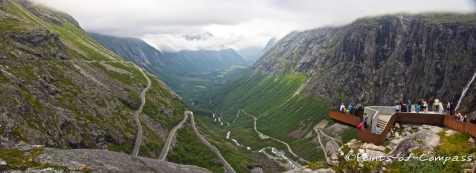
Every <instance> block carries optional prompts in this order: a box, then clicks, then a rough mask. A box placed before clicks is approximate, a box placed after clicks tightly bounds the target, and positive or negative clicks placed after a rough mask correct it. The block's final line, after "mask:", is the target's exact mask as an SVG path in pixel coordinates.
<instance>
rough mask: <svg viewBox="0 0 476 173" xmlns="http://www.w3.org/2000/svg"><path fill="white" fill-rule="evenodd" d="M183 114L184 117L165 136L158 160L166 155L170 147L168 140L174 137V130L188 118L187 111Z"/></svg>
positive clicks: (163, 158)
mask: <svg viewBox="0 0 476 173" xmlns="http://www.w3.org/2000/svg"><path fill="white" fill-rule="evenodd" d="M183 114H184V117H183V120H182V121H180V123H179V124H177V125H176V126H175V127H174V128H173V129H172V130H171V131H170V132H169V136H167V141H165V146H164V149H162V152H161V153H160V156H159V158H158V159H159V160H162V161H164V160H165V158H166V157H167V153H168V152H169V149H170V142H171V141H172V139H173V138H174V136H175V131H177V129H178V128H180V127H182V124H183V123H184V122H185V121H186V120H187V118H188V114H187V113H185V112H184V113H183Z"/></svg>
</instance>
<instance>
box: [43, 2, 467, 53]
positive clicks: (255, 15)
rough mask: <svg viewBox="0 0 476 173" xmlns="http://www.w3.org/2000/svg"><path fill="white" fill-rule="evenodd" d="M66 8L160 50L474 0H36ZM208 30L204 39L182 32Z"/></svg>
mask: <svg viewBox="0 0 476 173" xmlns="http://www.w3.org/2000/svg"><path fill="white" fill-rule="evenodd" d="M34 1H35V2H39V3H42V4H45V5H46V6H49V7H52V8H54V9H57V10H60V11H64V12H67V13H69V14H71V15H72V16H73V17H74V18H76V19H77V20H78V22H79V23H80V25H81V26H82V27H83V28H84V29H85V30H87V31H88V32H94V33H99V34H104V35H112V36H121V37H137V38H141V39H143V40H145V41H147V42H148V43H149V44H151V45H153V46H154V47H156V48H158V49H160V50H167V51H178V50H198V49H210V50H217V49H222V48H234V49H241V48H245V47H248V46H260V47H263V46H264V45H265V44H266V42H267V41H268V40H269V39H270V38H272V37H278V38H281V37H283V36H284V35H286V34H287V33H289V32H291V31H293V30H298V31H301V30H307V29H313V28H318V27H323V26H339V25H344V24H347V23H350V22H352V21H354V20H355V19H357V18H360V17H365V16H375V15H383V14H394V13H400V12H406V13H421V12H439V11H444V12H475V11H476V5H475V1H474V0H452V1H448V0H417V1H415V0H398V1H397V0H385V1H382V0H358V1H355V0H318V1H316V0H296V1H285V0H259V1H256V0H240V1H232V0H200V1H197V0H160V1H156V0H139V1H132V0H100V1H97V0H82V1H64V0H34ZM207 32H209V33H211V34H213V37H211V38H208V39H205V40H193V41H192V40H187V39H184V37H182V35H197V34H204V33H207Z"/></svg>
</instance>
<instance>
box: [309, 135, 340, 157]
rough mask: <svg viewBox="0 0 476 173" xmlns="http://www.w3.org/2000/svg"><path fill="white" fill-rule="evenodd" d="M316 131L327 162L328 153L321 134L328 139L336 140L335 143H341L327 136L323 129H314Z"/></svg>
mask: <svg viewBox="0 0 476 173" xmlns="http://www.w3.org/2000/svg"><path fill="white" fill-rule="evenodd" d="M314 131H315V132H316V133H317V139H318V140H319V144H321V148H322V151H323V152H324V157H325V158H326V160H327V151H326V148H325V147H324V145H323V144H322V142H321V135H320V134H322V135H324V136H325V137H328V138H330V139H332V140H334V141H337V142H339V140H338V139H336V138H333V137H330V136H328V135H326V134H325V133H324V132H323V131H322V130H321V129H314Z"/></svg>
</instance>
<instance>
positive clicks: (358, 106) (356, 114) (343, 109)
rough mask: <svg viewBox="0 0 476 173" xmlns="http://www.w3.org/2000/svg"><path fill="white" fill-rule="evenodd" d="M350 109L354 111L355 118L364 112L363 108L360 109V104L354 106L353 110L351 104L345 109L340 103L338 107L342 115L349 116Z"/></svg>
mask: <svg viewBox="0 0 476 173" xmlns="http://www.w3.org/2000/svg"><path fill="white" fill-rule="evenodd" d="M352 109H355V111H354V115H355V116H360V114H361V112H362V110H364V108H363V107H362V104H360V103H359V104H357V105H355V108H354V107H353V106H352V104H349V106H348V107H345V105H344V103H342V104H341V105H340V109H339V111H340V112H342V113H345V114H348V115H350V114H351V113H352Z"/></svg>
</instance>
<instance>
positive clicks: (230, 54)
mask: <svg viewBox="0 0 476 173" xmlns="http://www.w3.org/2000/svg"><path fill="white" fill-rule="evenodd" d="M88 35H89V36H91V38H93V39H94V40H96V41H97V42H99V43H100V44H102V45H103V46H104V47H106V48H107V49H109V50H111V51H112V52H114V53H116V54H118V55H119V56H121V57H124V59H126V60H128V61H131V62H134V63H135V64H137V65H138V66H140V67H142V68H144V69H147V70H148V71H149V72H150V73H152V74H154V75H156V76H157V77H159V78H160V79H161V80H162V81H164V83H166V84H167V86H169V87H171V88H172V89H173V90H174V91H175V92H177V93H178V94H179V95H180V96H182V97H183V98H187V99H185V100H184V102H185V103H187V104H198V103H199V101H198V100H199V98H206V99H208V95H207V94H208V93H210V92H211V91H213V90H215V89H217V88H219V87H221V86H223V85H225V84H228V83H230V82H232V81H234V80H236V79H237V78H239V77H241V76H242V74H244V73H243V72H244V70H245V68H247V67H248V66H249V65H250V63H249V62H247V61H246V60H245V59H243V58H242V57H241V56H240V55H238V54H237V53H236V52H235V51H234V50H233V49H223V50H220V51H211V50H198V51H186V50H183V51H179V52H160V51H158V50H157V49H155V48H153V47H152V46H150V45H148V44H147V43H146V42H144V41H142V40H140V39H137V38H120V37H112V36H105V35H99V34H94V33H88ZM191 38H192V37H191ZM193 38H195V37H193ZM204 94H205V95H204ZM202 100H203V99H202Z"/></svg>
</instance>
